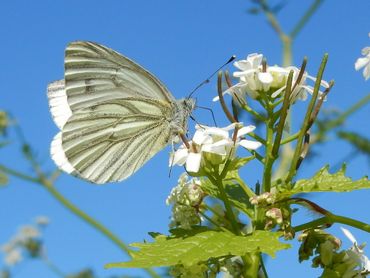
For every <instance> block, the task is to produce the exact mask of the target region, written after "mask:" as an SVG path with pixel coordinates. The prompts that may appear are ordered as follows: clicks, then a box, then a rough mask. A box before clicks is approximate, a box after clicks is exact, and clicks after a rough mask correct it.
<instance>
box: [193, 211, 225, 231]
mask: <svg viewBox="0 0 370 278" xmlns="http://www.w3.org/2000/svg"><path fill="white" fill-rule="evenodd" d="M199 214H200V215H202V216H203V217H204V218H205V219H207V220H208V222H209V223H211V224H213V225H214V226H215V227H217V228H219V229H220V230H222V229H225V228H224V227H221V226H220V225H219V224H218V223H216V222H215V221H213V220H212V218H210V217H208V216H207V215H206V214H205V213H204V212H201V211H200V212H199Z"/></svg>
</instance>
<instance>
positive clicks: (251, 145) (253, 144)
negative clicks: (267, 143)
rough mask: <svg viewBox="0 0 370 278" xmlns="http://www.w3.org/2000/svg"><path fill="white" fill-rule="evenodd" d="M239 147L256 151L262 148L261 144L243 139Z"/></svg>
mask: <svg viewBox="0 0 370 278" xmlns="http://www.w3.org/2000/svg"><path fill="white" fill-rule="evenodd" d="M239 145H241V146H243V147H244V148H246V149H248V150H256V149H258V148H259V147H261V146H262V144H261V143H260V142H257V141H251V140H246V139H243V140H241V141H240V142H239Z"/></svg>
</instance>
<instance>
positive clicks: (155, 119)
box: [52, 98, 171, 184]
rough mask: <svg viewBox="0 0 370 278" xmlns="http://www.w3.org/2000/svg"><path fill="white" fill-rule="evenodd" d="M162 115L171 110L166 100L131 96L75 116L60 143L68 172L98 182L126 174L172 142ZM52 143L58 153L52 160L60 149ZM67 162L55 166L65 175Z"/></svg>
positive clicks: (123, 177) (120, 177)
mask: <svg viewBox="0 0 370 278" xmlns="http://www.w3.org/2000/svg"><path fill="white" fill-rule="evenodd" d="M148 111H150V112H148ZM163 112H165V113H167V114H168V115H169V113H170V112H171V110H170V107H169V106H168V104H166V103H165V102H161V101H155V100H144V99H135V98H134V99H116V100H111V101H106V102H103V103H100V104H98V105H96V106H92V107H89V108H85V109H80V110H78V111H76V112H74V113H73V115H72V116H71V117H70V118H69V119H68V121H67V123H66V124H65V125H64V127H63V131H62V140H61V141H60V143H61V144H62V149H63V151H64V154H65V157H66V159H67V160H68V163H69V164H70V166H71V167H73V169H74V171H72V173H73V174H75V175H77V176H79V177H82V178H84V179H87V180H89V181H91V182H94V183H99V184H101V183H106V182H112V181H120V180H123V179H125V178H127V177H129V176H131V175H132V174H133V173H135V172H136V171H137V170H138V169H139V168H140V167H141V166H142V165H143V164H144V163H145V162H147V161H148V160H149V159H150V158H151V157H152V156H153V155H154V154H156V153H157V152H158V151H160V150H161V149H163V148H164V147H165V146H166V145H167V144H168V142H169V140H171V130H170V125H169V124H167V122H166V121H165V118H164V116H165V115H164V114H163ZM56 140H58V139H56ZM54 142H55V143H54V150H56V151H57V152H55V154H54V155H53V153H54V152H53V149H52V157H55V155H56V154H58V153H59V154H60V145H58V141H54ZM58 147H59V148H58ZM58 150H59V152H58ZM59 161H61V160H59ZM68 163H64V164H63V163H61V162H59V163H57V165H58V164H59V165H60V168H62V169H64V170H67V172H68V169H70V166H68ZM69 172H71V171H69Z"/></svg>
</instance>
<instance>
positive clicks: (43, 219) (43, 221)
mask: <svg viewBox="0 0 370 278" xmlns="http://www.w3.org/2000/svg"><path fill="white" fill-rule="evenodd" d="M35 222H36V224H37V225H39V226H46V225H48V224H49V222H50V219H49V218H48V217H47V216H37V217H36V219H35Z"/></svg>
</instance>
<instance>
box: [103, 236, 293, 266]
mask: <svg viewBox="0 0 370 278" xmlns="http://www.w3.org/2000/svg"><path fill="white" fill-rule="evenodd" d="M281 235H282V233H280V232H268V231H255V232H254V233H253V234H252V235H248V236H237V235H234V234H232V233H230V232H226V231H213V230H204V229H201V230H200V232H199V231H198V230H197V229H196V230H195V231H190V232H189V234H188V236H185V237H167V238H165V239H164V238H160V239H159V240H157V241H155V242H152V243H135V244H132V246H134V247H138V248H139V249H140V250H138V251H133V252H132V253H131V255H132V261H129V262H121V263H110V264H107V265H106V266H105V267H106V268H112V267H135V268H142V267H159V266H172V265H177V264H183V265H194V264H196V263H198V262H202V261H207V260H208V259H210V258H217V257H223V256H230V255H232V256H243V255H245V254H246V253H253V252H262V253H265V254H268V255H270V256H271V257H274V256H275V252H277V251H279V250H283V249H287V248H290V245H289V244H285V243H281V242H280V241H279V240H278V239H279V237H280V236H281Z"/></svg>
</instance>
